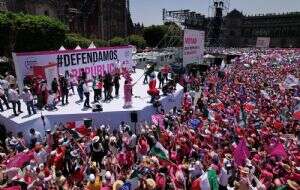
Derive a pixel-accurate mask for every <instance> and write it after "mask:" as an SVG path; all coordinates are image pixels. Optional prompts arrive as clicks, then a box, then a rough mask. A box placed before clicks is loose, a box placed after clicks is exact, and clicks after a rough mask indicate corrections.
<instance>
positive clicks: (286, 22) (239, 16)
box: [184, 10, 300, 47]
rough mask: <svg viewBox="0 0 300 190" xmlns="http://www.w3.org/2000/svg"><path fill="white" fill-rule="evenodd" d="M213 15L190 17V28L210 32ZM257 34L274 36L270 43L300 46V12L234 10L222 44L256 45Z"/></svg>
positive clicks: (227, 18)
mask: <svg viewBox="0 0 300 190" xmlns="http://www.w3.org/2000/svg"><path fill="white" fill-rule="evenodd" d="M211 20H212V18H204V17H203V16H202V17H199V19H196V20H195V18H190V17H188V18H187V19H186V21H185V22H184V25H185V27H186V28H190V29H199V30H204V31H206V34H208V33H209V28H210V22H211ZM257 37H270V38H271V41H270V47H300V12H290V13H284V14H263V15H262V14H260V15H254V16H246V15H244V14H243V13H242V12H240V11H238V10H232V11H231V12H229V13H228V14H227V15H226V16H224V17H223V21H222V24H221V33H220V38H219V40H220V45H221V46H225V47H253V46H255V45H256V40H257Z"/></svg>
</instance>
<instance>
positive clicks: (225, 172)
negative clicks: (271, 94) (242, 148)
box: [219, 161, 232, 190]
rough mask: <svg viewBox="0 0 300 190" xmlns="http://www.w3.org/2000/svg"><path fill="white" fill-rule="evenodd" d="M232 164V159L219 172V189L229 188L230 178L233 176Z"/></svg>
mask: <svg viewBox="0 0 300 190" xmlns="http://www.w3.org/2000/svg"><path fill="white" fill-rule="evenodd" d="M231 168H232V165H231V163H230V161H227V162H226V163H225V164H224V166H223V167H222V168H221V171H220V174H219V189H220V190H222V189H227V185H228V180H229V178H230V176H232V169H231Z"/></svg>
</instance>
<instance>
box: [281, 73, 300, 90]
mask: <svg viewBox="0 0 300 190" xmlns="http://www.w3.org/2000/svg"><path fill="white" fill-rule="evenodd" d="M283 85H284V87H285V88H293V87H294V86H297V85H299V79H298V78H296V77H295V76H294V75H288V76H287V77H286V79H285V81H284V83H283Z"/></svg>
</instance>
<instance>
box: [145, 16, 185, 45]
mask: <svg viewBox="0 0 300 190" xmlns="http://www.w3.org/2000/svg"><path fill="white" fill-rule="evenodd" d="M182 35H183V32H182V30H181V28H180V27H179V26H178V25H177V24H176V23H173V22H168V23H165V24H164V25H152V26H149V27H147V28H145V29H144V38H145V40H146V42H147V45H148V46H150V47H172V46H182Z"/></svg>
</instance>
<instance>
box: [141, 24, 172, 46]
mask: <svg viewBox="0 0 300 190" xmlns="http://www.w3.org/2000/svg"><path fill="white" fill-rule="evenodd" d="M166 33H167V27H166V26H164V25H152V26H149V27H146V28H145V29H144V38H145V40H146V42H147V45H148V46H150V47H156V46H157V45H158V44H159V43H160V42H161V40H162V39H163V37H164V36H165V34H166Z"/></svg>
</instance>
